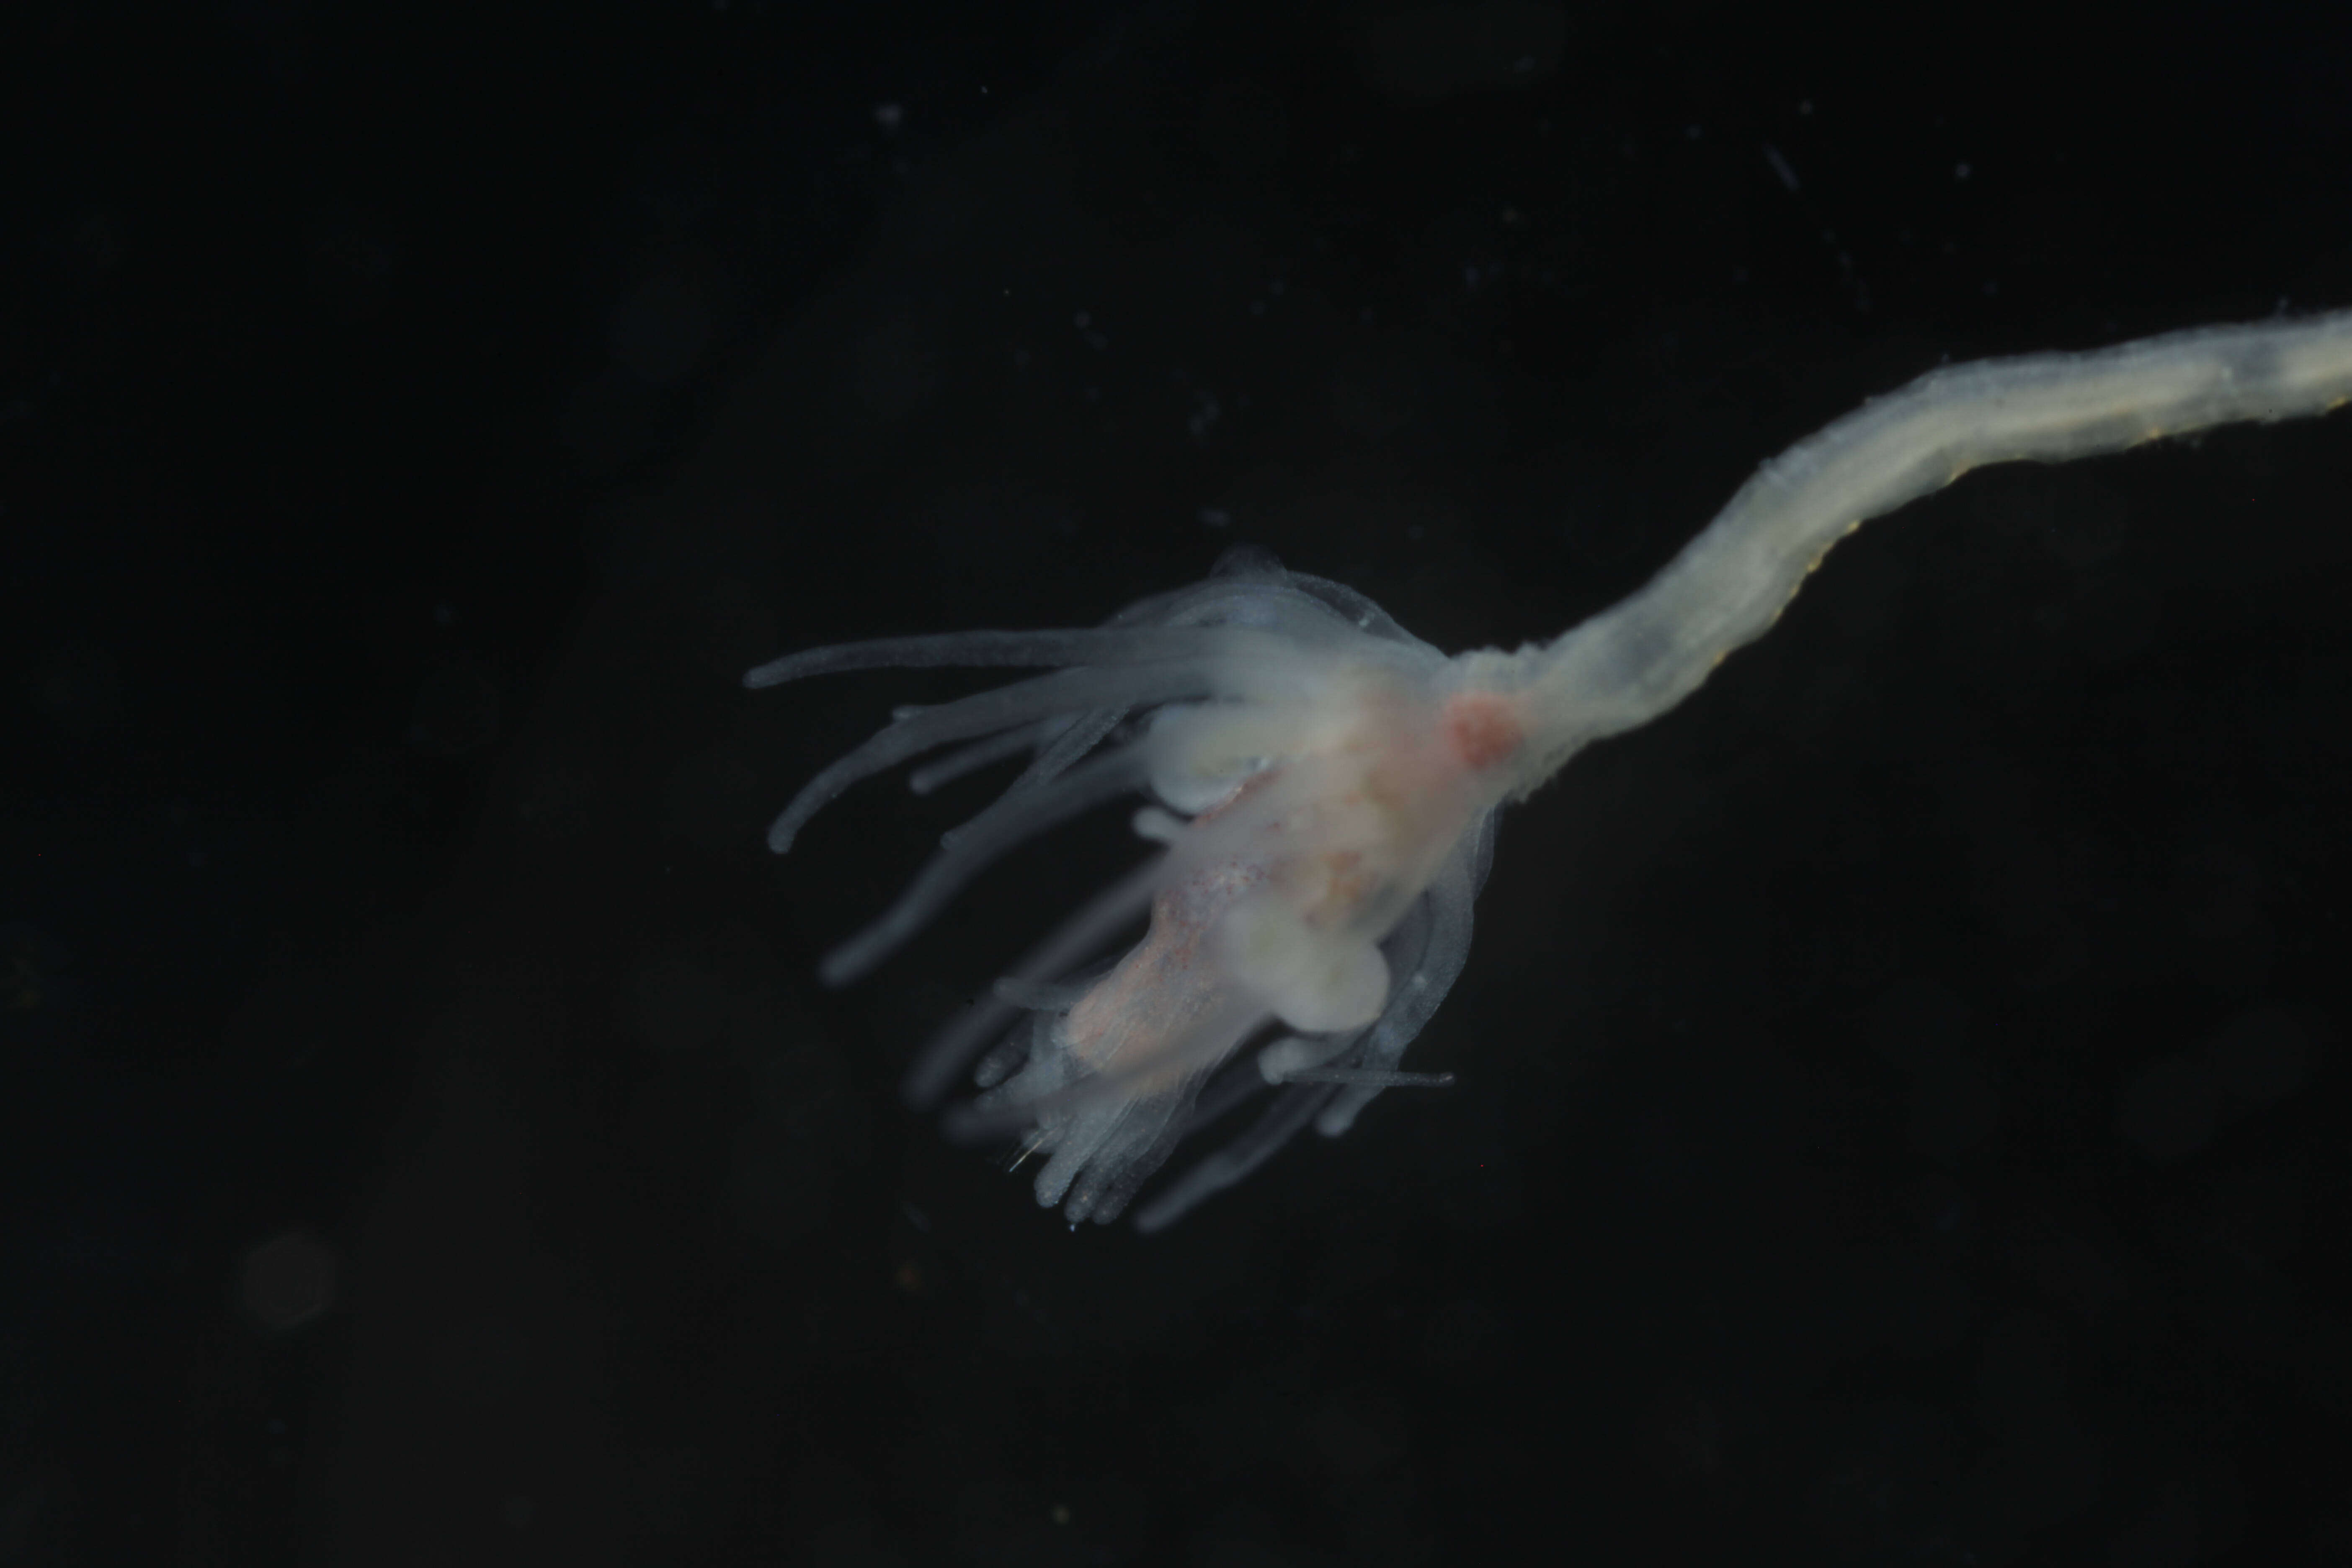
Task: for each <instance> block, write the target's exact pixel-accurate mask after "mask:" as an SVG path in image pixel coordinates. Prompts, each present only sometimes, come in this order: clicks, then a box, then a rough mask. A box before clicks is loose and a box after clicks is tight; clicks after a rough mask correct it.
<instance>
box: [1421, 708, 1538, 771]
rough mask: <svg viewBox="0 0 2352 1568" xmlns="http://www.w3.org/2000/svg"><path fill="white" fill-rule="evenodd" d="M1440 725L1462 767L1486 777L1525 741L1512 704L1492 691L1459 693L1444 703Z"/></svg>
mask: <svg viewBox="0 0 2352 1568" xmlns="http://www.w3.org/2000/svg"><path fill="white" fill-rule="evenodd" d="M1438 723H1439V726H1440V728H1441V729H1442V730H1443V731H1444V735H1445V743H1446V745H1447V746H1448V747H1450V748H1451V749H1452V750H1453V752H1454V757H1455V758H1456V759H1458V760H1459V761H1460V762H1461V763H1462V765H1463V766H1464V767H1465V768H1468V769H1470V770H1471V771H1473V772H1474V773H1483V772H1485V771H1486V769H1488V768H1491V767H1493V766H1494V765H1495V764H1496V763H1501V762H1505V761H1507V760H1508V759H1509V758H1510V757H1511V756H1512V755H1513V754H1514V753H1515V752H1517V751H1518V749H1519V742H1521V741H1523V740H1525V739H1526V731H1523V730H1522V729H1520V727H1519V716H1518V715H1517V713H1515V712H1513V711H1512V710H1511V700H1510V699H1509V698H1507V697H1502V696H1498V695H1496V693H1494V692H1491V691H1457V692H1455V693H1454V695H1453V696H1451V697H1449V698H1447V699H1446V700H1445V708H1444V711H1443V712H1442V713H1441V714H1440V715H1439V718H1438Z"/></svg>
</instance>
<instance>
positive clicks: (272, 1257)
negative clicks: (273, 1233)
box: [237, 1231, 335, 1331]
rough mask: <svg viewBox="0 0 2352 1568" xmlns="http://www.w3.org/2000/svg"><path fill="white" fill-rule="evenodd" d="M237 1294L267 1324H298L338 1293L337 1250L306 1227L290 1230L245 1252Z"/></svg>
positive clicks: (320, 1310)
mask: <svg viewBox="0 0 2352 1568" xmlns="http://www.w3.org/2000/svg"><path fill="white" fill-rule="evenodd" d="M237 1296H238V1299H239V1300H240V1301H242V1302H243V1304H244V1307H245V1310H247V1312H250V1313H251V1314H252V1315H253V1318H254V1321H256V1322H258V1323H259V1324H260V1325H261V1326H262V1327H264V1328H266V1329H272V1330H278V1331H284V1330H287V1329H298V1328H300V1327H301V1326H302V1325H303V1324H305V1323H308V1322H310V1321H312V1320H313V1319H315V1318H317V1317H319V1316H320V1314H322V1313H324V1312H325V1311H326V1310H327V1308H328V1307H329V1306H330V1305H331V1304H332V1303H333V1301H334V1297H335V1255H334V1254H333V1253H332V1252H331V1251H329V1250H328V1249H327V1247H326V1244H325V1243H323V1242H321V1241H320V1240H319V1239H318V1238H317V1237H313V1236H310V1235H309V1234H308V1233H306V1232H303V1231H288V1232H286V1233H285V1234H284V1235H282V1236H278V1237H273V1238H272V1239H270V1240H268V1241H265V1242H263V1243H262V1244H261V1245H260V1246H258V1247H255V1248H254V1249H253V1250H252V1251H251V1252H248V1253H247V1254H246V1255H245V1268H244V1271H243V1273H242V1274H241V1275H240V1277H239V1279H238V1282H237Z"/></svg>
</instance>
